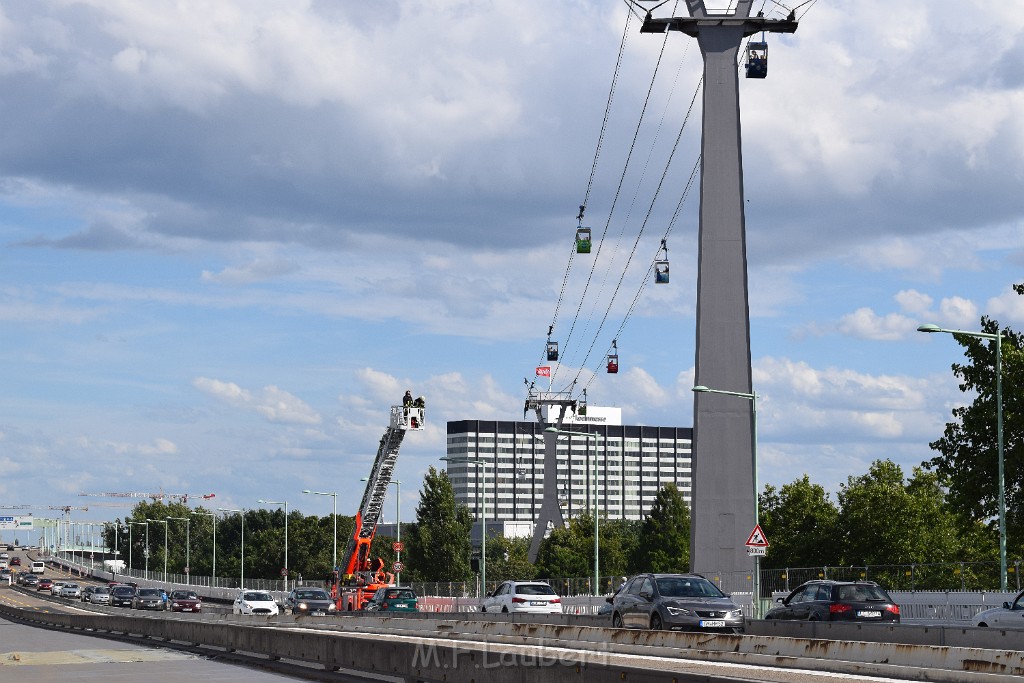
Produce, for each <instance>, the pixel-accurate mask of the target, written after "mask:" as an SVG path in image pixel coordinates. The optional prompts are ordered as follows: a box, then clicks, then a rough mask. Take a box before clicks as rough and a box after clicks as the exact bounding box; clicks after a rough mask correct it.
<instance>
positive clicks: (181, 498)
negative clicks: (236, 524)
mask: <svg viewBox="0 0 1024 683" xmlns="http://www.w3.org/2000/svg"><path fill="white" fill-rule="evenodd" d="M78 495H80V496H95V497H96V498H152V499H153V500H163V499H164V498H176V499H178V500H179V501H181V502H182V503H188V499H189V498H202V499H203V500H209V499H210V498H216V497H217V494H216V493H164V492H163V491H161V492H160V493H140V492H136V491H129V492H117V493H79V494H78Z"/></svg>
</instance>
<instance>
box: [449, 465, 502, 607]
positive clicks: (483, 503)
mask: <svg viewBox="0 0 1024 683" xmlns="http://www.w3.org/2000/svg"><path fill="white" fill-rule="evenodd" d="M441 460H444V461H445V462H447V463H453V464H456V465H476V466H477V475H478V476H479V473H480V467H481V466H483V467H487V466H489V465H490V464H491V463H489V462H487V461H486V460H479V459H474V458H449V457H443V458H441ZM480 491H483V495H482V496H481V495H480ZM477 495H478V496H480V520H481V522H482V523H483V524H482V525H481V527H480V532H481V533H480V586H481V587H482V589H483V592H484V593H486V592H487V474H486V473H484V483H483V485H482V486H479V487H477ZM481 597H483V596H481Z"/></svg>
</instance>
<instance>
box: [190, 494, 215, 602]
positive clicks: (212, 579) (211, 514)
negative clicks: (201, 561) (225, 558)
mask: <svg viewBox="0 0 1024 683" xmlns="http://www.w3.org/2000/svg"><path fill="white" fill-rule="evenodd" d="M192 514H193V515H207V516H208V517H210V522H211V523H212V524H213V567H212V568H211V569H210V587H211V588H212V587H214V586H216V585H217V513H215V512H202V511H201V510H193V511H192Z"/></svg>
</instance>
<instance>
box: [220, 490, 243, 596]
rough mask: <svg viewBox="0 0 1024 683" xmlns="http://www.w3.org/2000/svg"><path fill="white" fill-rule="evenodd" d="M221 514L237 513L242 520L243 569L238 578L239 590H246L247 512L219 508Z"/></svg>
mask: <svg viewBox="0 0 1024 683" xmlns="http://www.w3.org/2000/svg"><path fill="white" fill-rule="evenodd" d="M217 509H218V510H220V511H221V512H237V513H238V514H239V516H240V517H241V518H242V565H241V566H242V568H241V570H240V573H239V577H238V588H239V589H243V590H244V589H245V510H235V509H232V508H217Z"/></svg>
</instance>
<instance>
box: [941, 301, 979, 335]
mask: <svg viewBox="0 0 1024 683" xmlns="http://www.w3.org/2000/svg"><path fill="white" fill-rule="evenodd" d="M939 316H940V319H941V320H942V321H943V324H947V325H954V326H956V327H958V328H964V329H966V328H969V327H977V325H978V320H979V318H980V316H979V315H978V307H977V306H976V305H975V304H974V302H973V301H970V300H969V299H965V298H963V297H960V296H953V297H949V298H946V299H943V300H942V301H941V302H939Z"/></svg>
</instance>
